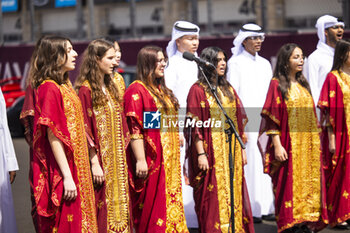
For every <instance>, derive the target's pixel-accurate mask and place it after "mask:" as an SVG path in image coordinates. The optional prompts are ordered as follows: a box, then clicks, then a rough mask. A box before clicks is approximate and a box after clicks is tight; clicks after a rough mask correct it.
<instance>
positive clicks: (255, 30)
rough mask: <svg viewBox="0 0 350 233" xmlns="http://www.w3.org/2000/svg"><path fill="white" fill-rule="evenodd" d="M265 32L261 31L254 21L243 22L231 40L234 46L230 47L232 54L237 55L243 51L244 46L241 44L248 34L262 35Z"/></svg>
mask: <svg viewBox="0 0 350 233" xmlns="http://www.w3.org/2000/svg"><path fill="white" fill-rule="evenodd" d="M264 35H265V33H263V32H262V29H261V27H260V26H259V25H256V24H254V23H248V24H244V25H243V26H242V28H241V29H240V30H239V33H238V35H237V36H236V38H235V39H234V40H233V45H234V47H232V48H231V52H232V56H233V57H234V56H238V55H239V54H240V53H242V52H243V50H244V47H243V45H242V43H243V41H244V40H245V39H246V38H247V37H250V36H264Z"/></svg>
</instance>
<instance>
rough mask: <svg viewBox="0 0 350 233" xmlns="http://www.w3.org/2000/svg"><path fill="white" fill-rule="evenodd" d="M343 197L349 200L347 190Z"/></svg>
mask: <svg viewBox="0 0 350 233" xmlns="http://www.w3.org/2000/svg"><path fill="white" fill-rule="evenodd" d="M343 197H345V199H348V198H349V193H348V192H347V191H346V190H344V192H343Z"/></svg>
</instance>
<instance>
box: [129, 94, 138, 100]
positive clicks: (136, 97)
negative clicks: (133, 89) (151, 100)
mask: <svg viewBox="0 0 350 233" xmlns="http://www.w3.org/2000/svg"><path fill="white" fill-rule="evenodd" d="M131 97H132V98H133V99H134V101H137V100H139V99H140V96H139V94H133V95H131Z"/></svg>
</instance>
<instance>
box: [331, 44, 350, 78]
mask: <svg viewBox="0 0 350 233" xmlns="http://www.w3.org/2000/svg"><path fill="white" fill-rule="evenodd" d="M349 51H350V40H349V39H342V40H339V41H338V42H337V44H336V45H335V51H334V58H333V67H332V70H337V71H338V72H339V71H340V69H341V68H342V67H343V65H344V64H345V62H346V60H347V59H348V56H349Z"/></svg>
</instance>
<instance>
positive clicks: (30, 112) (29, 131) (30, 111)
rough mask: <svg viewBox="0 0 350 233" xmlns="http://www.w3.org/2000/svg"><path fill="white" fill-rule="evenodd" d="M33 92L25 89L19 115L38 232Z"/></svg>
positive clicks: (33, 212) (31, 89) (30, 89)
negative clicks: (26, 146) (27, 154)
mask: <svg viewBox="0 0 350 233" xmlns="http://www.w3.org/2000/svg"><path fill="white" fill-rule="evenodd" d="M34 98H35V97H34V90H33V88H32V86H31V85H28V86H27V88H26V94H25V98H24V103H23V107H22V111H21V115H20V120H21V123H22V124H23V126H24V137H25V139H26V141H27V143H28V145H29V161H30V162H29V184H30V194H31V201H32V211H31V215H32V218H33V224H34V227H35V229H36V231H38V224H37V212H36V204H35V199H34V191H33V183H32V180H33V164H32V163H33V128H34V109H35V107H34V101H35V99H34Z"/></svg>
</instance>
